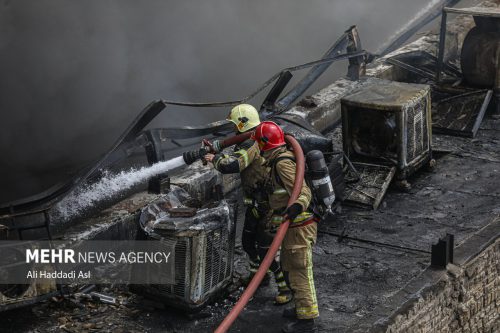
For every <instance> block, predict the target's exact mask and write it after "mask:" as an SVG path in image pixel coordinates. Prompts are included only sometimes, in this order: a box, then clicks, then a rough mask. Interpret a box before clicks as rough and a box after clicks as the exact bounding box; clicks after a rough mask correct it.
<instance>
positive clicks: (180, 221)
mask: <svg viewBox="0 0 500 333" xmlns="http://www.w3.org/2000/svg"><path fill="white" fill-rule="evenodd" d="M167 206H168V205H167ZM176 210H177V209H176V208H173V209H172V208H171V209H169V211H170V212H169V213H166V211H165V204H164V203H162V202H157V203H154V204H152V205H150V206H149V207H147V208H145V209H144V210H143V213H142V214H141V221H140V224H141V228H142V230H143V231H144V235H145V237H146V239H149V240H151V241H156V242H159V244H160V245H159V247H160V248H161V247H162V246H164V247H165V248H168V249H171V248H174V249H175V253H174V255H173V257H174V258H175V272H174V280H175V283H172V284H149V285H135V286H133V287H132V290H133V291H135V292H138V293H140V294H143V295H145V296H148V297H151V298H154V299H156V300H158V301H161V302H163V303H165V304H168V305H170V306H172V307H176V308H180V309H184V310H195V309H198V308H200V307H202V306H203V305H205V304H206V303H207V302H208V301H209V300H210V299H212V298H213V297H215V296H216V295H218V294H219V293H220V292H221V291H223V289H224V288H225V287H226V286H227V285H228V284H229V283H230V282H231V280H232V275H233V258H234V244H235V234H236V228H235V219H236V210H237V207H236V204H229V203H228V202H226V201H225V200H222V201H220V202H219V203H217V204H215V203H214V204H213V205H209V206H208V207H205V208H201V209H199V210H197V211H196V209H191V211H192V212H193V214H189V211H190V209H189V208H181V209H180V210H179V211H180V212H181V213H180V214H177V213H176ZM189 215H193V216H189ZM135 273H136V274H147V272H135ZM132 274H134V272H132ZM160 274H161V272H160ZM169 274H171V272H169Z"/></svg>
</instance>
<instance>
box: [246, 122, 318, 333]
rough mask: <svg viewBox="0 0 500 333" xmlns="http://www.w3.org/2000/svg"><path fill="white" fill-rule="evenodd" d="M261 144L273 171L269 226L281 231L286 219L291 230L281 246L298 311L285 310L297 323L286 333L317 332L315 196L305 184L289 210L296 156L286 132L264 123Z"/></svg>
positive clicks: (258, 132)
mask: <svg viewBox="0 0 500 333" xmlns="http://www.w3.org/2000/svg"><path fill="white" fill-rule="evenodd" d="M252 138H253V139H254V140H255V141H256V142H257V143H258V145H259V148H260V150H261V152H262V155H263V157H264V158H265V160H266V162H265V165H267V166H268V167H269V168H270V171H269V173H268V176H267V180H266V182H265V185H264V186H263V187H264V188H265V189H266V192H267V197H268V201H269V205H270V208H271V209H272V212H273V214H271V215H270V216H269V217H268V223H269V224H270V225H274V226H276V227H278V226H279V225H280V224H281V223H282V222H283V221H285V219H290V221H291V222H290V226H289V228H288V230H287V232H286V234H285V238H284V239H283V243H282V244H281V263H282V267H283V271H284V272H285V276H286V277H287V279H288V281H289V283H290V287H291V288H292V290H293V293H294V298H295V299H294V301H295V309H290V310H285V311H284V312H283V315H284V316H285V317H289V318H294V319H295V320H294V321H292V322H290V323H288V324H287V325H285V326H284V327H283V332H285V333H293V332H300V333H307V332H315V331H316V328H317V327H316V323H315V320H314V319H315V318H317V317H319V311H318V301H317V299H316V289H315V287H314V278H313V269H312V267H313V263H312V247H313V245H314V244H315V243H316V234H317V222H318V220H319V219H318V218H316V217H315V216H314V214H313V212H312V210H311V209H310V204H311V199H312V193H311V190H310V188H309V187H308V186H307V184H306V183H305V182H304V184H303V185H302V189H301V191H300V195H299V197H298V198H297V200H296V201H295V202H294V203H293V204H292V205H291V206H290V207H288V208H287V204H288V200H289V199H290V193H292V192H293V187H294V184H295V171H296V164H295V156H294V154H293V152H292V151H290V150H289V149H288V148H287V146H286V143H285V136H284V133H283V130H282V129H281V128H280V127H279V126H278V125H277V124H275V123H273V122H271V121H264V122H262V123H261V124H260V125H259V126H258V127H257V128H256V129H255V132H254V133H253V135H252Z"/></svg>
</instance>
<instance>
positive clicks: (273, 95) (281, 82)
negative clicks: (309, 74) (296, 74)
mask: <svg viewBox="0 0 500 333" xmlns="http://www.w3.org/2000/svg"><path fill="white" fill-rule="evenodd" d="M292 76H293V75H292V73H290V71H285V72H283V73H282V74H281V75H280V77H279V78H278V80H277V81H276V83H275V84H274V86H273V87H272V88H271V90H270V91H269V93H268V94H267V96H266V98H264V102H262V105H261V107H260V112H261V113H262V114H263V118H266V117H267V116H269V115H270V114H271V113H272V111H273V109H274V103H275V102H276V100H277V99H278V97H279V96H280V95H281V93H282V92H283V90H284V89H285V87H286V85H287V84H288V82H290V80H291V79H292Z"/></svg>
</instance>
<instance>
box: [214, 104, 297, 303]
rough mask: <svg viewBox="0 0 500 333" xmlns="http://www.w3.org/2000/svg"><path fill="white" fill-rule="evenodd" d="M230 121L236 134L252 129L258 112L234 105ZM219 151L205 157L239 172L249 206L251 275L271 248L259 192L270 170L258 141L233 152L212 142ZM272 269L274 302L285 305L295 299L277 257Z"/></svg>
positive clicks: (246, 245)
mask: <svg viewBox="0 0 500 333" xmlns="http://www.w3.org/2000/svg"><path fill="white" fill-rule="evenodd" d="M227 120H229V121H231V122H232V123H233V124H234V125H235V131H236V133H238V134H239V133H245V132H248V131H252V130H253V129H254V128H255V127H257V126H258V125H259V124H260V118H259V113H258V112H257V110H256V109H255V108H254V107H253V106H252V105H249V104H240V105H237V106H235V107H234V108H233V109H232V110H231V112H230V113H229V115H228V118H227ZM212 146H213V148H214V150H215V152H216V154H207V155H205V160H206V161H208V162H212V163H213V165H214V167H215V169H217V170H218V171H220V172H221V173H226V174H227V173H238V172H239V173H240V175H241V184H242V188H243V193H244V195H245V198H244V201H245V204H246V206H247V209H246V212H245V223H244V226H243V235H242V245H243V249H244V250H245V252H246V253H247V255H248V258H249V266H250V274H251V275H253V274H255V272H256V271H257V269H258V267H259V263H260V260H262V259H264V256H265V255H266V253H267V250H268V249H269V246H270V245H271V243H272V241H273V235H272V234H271V233H270V231H269V230H267V229H266V225H265V223H264V220H265V217H266V216H267V215H268V214H269V212H270V210H269V206H268V205H267V202H266V201H265V200H264V199H265V198H263V197H262V195H261V192H260V191H259V189H260V187H261V184H262V182H263V181H264V179H265V178H266V176H267V173H268V170H266V168H265V167H263V163H264V160H263V158H262V157H261V156H260V151H259V148H258V146H257V144H256V143H255V142H254V141H253V140H251V139H248V140H246V141H244V142H243V143H241V144H238V145H236V146H235V147H234V151H233V152H232V153H231V154H227V155H226V154H223V153H222V152H220V148H219V147H220V144H219V143H218V142H217V141H214V142H213V143H212ZM270 270H271V271H272V273H273V274H274V277H275V280H276V284H277V285H278V294H277V295H276V297H275V304H277V305H281V304H286V303H288V302H290V301H291V300H292V292H291V290H290V288H288V286H287V284H286V281H285V277H284V275H283V271H282V270H281V266H280V263H279V261H277V260H274V262H273V263H272V265H271V267H270Z"/></svg>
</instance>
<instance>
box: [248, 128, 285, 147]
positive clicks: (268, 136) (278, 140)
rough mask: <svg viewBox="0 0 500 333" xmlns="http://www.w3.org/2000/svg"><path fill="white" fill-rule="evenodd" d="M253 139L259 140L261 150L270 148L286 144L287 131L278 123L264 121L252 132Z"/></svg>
mask: <svg viewBox="0 0 500 333" xmlns="http://www.w3.org/2000/svg"><path fill="white" fill-rule="evenodd" d="M251 138H252V140H255V141H257V144H258V145H259V148H260V150H261V151H266V150H270V149H273V148H276V147H280V146H283V145H284V144H285V133H283V130H282V129H281V127H279V126H278V124H276V123H274V122H272V121H263V122H261V123H260V125H259V126H257V127H256V128H255V131H254V132H253V133H252V137H251Z"/></svg>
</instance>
